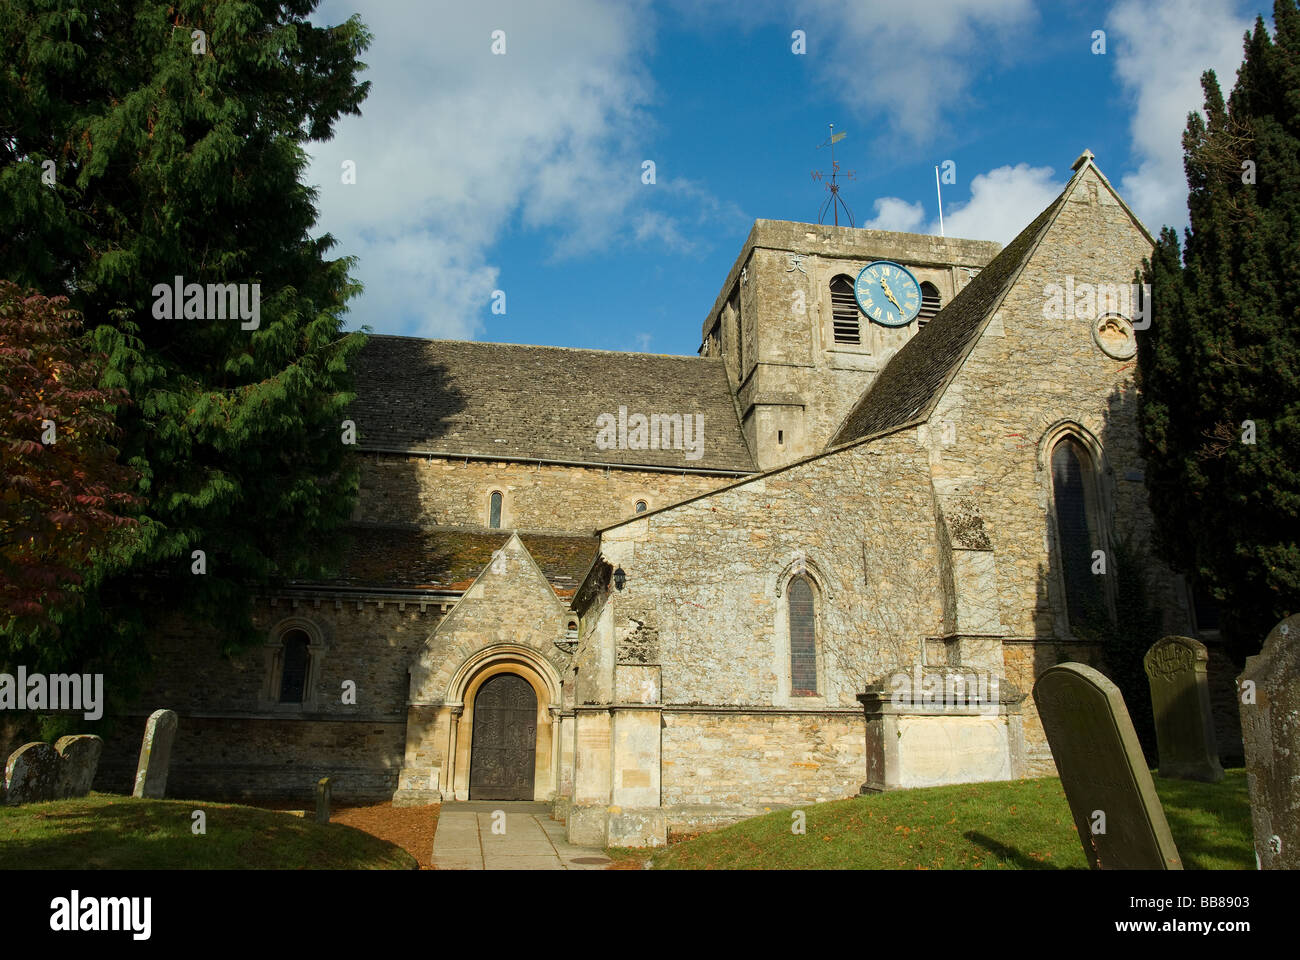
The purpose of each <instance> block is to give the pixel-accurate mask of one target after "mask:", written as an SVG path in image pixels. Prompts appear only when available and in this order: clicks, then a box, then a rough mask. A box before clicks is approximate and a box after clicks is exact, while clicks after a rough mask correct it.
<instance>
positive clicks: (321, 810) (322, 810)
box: [316, 777, 330, 823]
mask: <svg viewBox="0 0 1300 960" xmlns="http://www.w3.org/2000/svg"><path fill="white" fill-rule="evenodd" d="M316 822H317V823H329V822H330V778H329V777H321V778H320V780H318V781H317V782H316Z"/></svg>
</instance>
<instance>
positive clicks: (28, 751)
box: [5, 743, 61, 806]
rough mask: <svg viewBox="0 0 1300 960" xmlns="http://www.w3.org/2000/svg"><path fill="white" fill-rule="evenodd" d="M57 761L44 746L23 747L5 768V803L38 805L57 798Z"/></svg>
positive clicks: (48, 748) (53, 751) (58, 763)
mask: <svg viewBox="0 0 1300 960" xmlns="http://www.w3.org/2000/svg"><path fill="white" fill-rule="evenodd" d="M60 762H61V758H60V757H59V754H58V751H56V750H55V749H54V748H53V747H52V746H50V745H49V744H48V743H25V744H23V745H22V746H21V747H19V748H18V749H17V750H15V751H14V752H13V753H11V754H10V755H9V761H8V762H7V763H6V764H5V803H7V804H9V805H11V806H17V805H18V804H20V803H39V802H40V801H42V800H54V799H57V798H58V790H59V769H60Z"/></svg>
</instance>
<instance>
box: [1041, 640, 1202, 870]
mask: <svg viewBox="0 0 1300 960" xmlns="http://www.w3.org/2000/svg"><path fill="white" fill-rule="evenodd" d="M1034 703H1035V704H1036V705H1037V707H1038V715H1039V717H1040V719H1041V720H1042V722H1043V730H1044V731H1045V732H1046V733H1047V742H1048V744H1049V745H1050V746H1051V748H1052V758H1053V759H1054V760H1055V761H1056V769H1057V772H1059V773H1060V775H1061V785H1062V786H1063V787H1064V788H1065V796H1066V799H1067V800H1069V801H1070V812H1071V813H1072V814H1073V815H1074V825H1075V827H1076V828H1077V829H1078V831H1079V841H1080V843H1082V844H1083V854H1084V856H1085V857H1087V859H1088V863H1089V864H1090V865H1091V866H1092V868H1093V869H1094V870H1181V869H1182V868H1183V864H1182V860H1181V859H1180V858H1179V856H1178V849H1177V848H1176V847H1175V846H1174V838H1173V836H1172V835H1171V834H1170V833H1169V824H1168V823H1166V822H1165V811H1164V809H1163V808H1162V807H1161V806H1160V800H1159V798H1158V797H1157V796H1156V788H1155V784H1154V783H1153V782H1152V780H1151V772H1150V771H1149V770H1148V769H1147V766H1146V760H1145V758H1144V757H1143V756H1142V747H1141V745H1140V744H1139V743H1138V738H1137V733H1136V732H1135V731H1134V730H1133V721H1132V720H1131V719H1129V715H1128V709H1127V708H1126V707H1125V706H1124V698H1123V697H1122V696H1121V695H1120V692H1119V688H1118V687H1116V686H1115V684H1113V683H1111V682H1110V681H1109V680H1107V679H1106V678H1105V677H1104V676H1102V675H1101V674H1100V673H1098V672H1097V671H1096V670H1094V669H1093V668H1092V667H1089V666H1085V665H1084V664H1082V663H1062V664H1057V665H1056V666H1055V667H1050V668H1048V669H1047V670H1045V671H1043V675H1042V676H1041V677H1039V678H1038V682H1037V683H1036V684H1034Z"/></svg>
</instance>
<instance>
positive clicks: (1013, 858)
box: [962, 830, 1061, 870]
mask: <svg viewBox="0 0 1300 960" xmlns="http://www.w3.org/2000/svg"><path fill="white" fill-rule="evenodd" d="M962 836H963V837H965V838H966V839H967V840H969V841H970V842H971V843H973V844H975V845H976V846H977V847H983V848H984V849H985V850H987V851H988V852H989V853H991V854H993V856H995V857H997V858H998V860H1000V861H1002V862H1003V863H1009V864H1011V865H1013V866H1014V867H1016V869H1018V870H1059V869H1061V868H1060V867H1058V866H1056V865H1055V864H1052V863H1048V862H1047V861H1046V860H1038V859H1035V858H1034V857H1031V856H1028V855H1027V854H1025V853H1022V852H1021V851H1020V849H1019V848H1018V847H1011V846H1008V845H1007V844H1005V843H1002V842H1001V841H999V840H995V839H993V838H992V837H990V836H988V835H987V834H983V833H980V832H979V831H978V830H967V831H966V832H965V833H963V834H962Z"/></svg>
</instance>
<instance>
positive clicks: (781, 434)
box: [776, 430, 785, 444]
mask: <svg viewBox="0 0 1300 960" xmlns="http://www.w3.org/2000/svg"><path fill="white" fill-rule="evenodd" d="M776 442H777V443H778V444H783V443H785V431H784V430H778V431H777V432H776Z"/></svg>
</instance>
